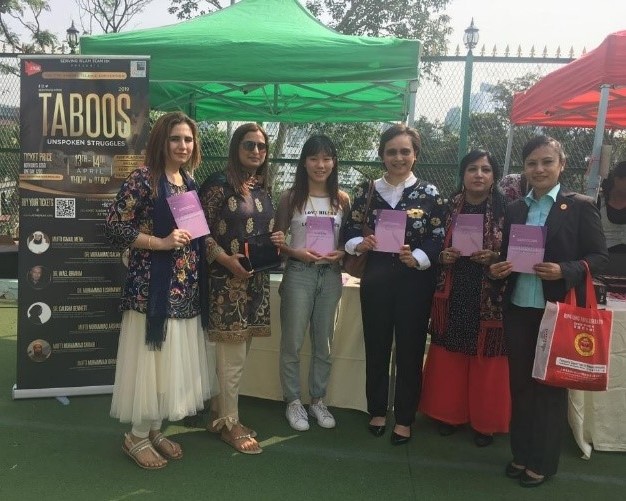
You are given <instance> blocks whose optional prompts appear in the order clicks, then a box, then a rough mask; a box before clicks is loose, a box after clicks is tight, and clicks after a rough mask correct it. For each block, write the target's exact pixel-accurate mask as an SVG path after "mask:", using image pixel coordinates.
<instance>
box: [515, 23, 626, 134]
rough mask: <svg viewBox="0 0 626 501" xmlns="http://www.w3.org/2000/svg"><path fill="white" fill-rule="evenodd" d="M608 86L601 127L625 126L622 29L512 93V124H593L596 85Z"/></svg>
mask: <svg viewBox="0 0 626 501" xmlns="http://www.w3.org/2000/svg"><path fill="white" fill-rule="evenodd" d="M602 85H609V98H608V109H607V114H606V119H605V124H604V127H608V128H625V127H626V31H618V32H617V33H613V34H611V35H609V36H608V37H606V38H605V39H604V41H603V42H602V43H601V44H600V45H599V46H598V47H596V48H595V49H594V50H592V51H591V52H588V53H587V54H585V55H584V56H582V57H580V58H579V59H576V60H575V61H572V62H571V63H569V64H567V65H565V66H563V67H562V68H559V69H558V70H555V71H553V72H552V73H550V74H549V75H546V76H545V77H544V78H542V79H541V80H539V82H537V83H536V84H535V85H533V86H532V87H531V88H530V89H528V90H526V91H525V92H520V93H518V94H515V96H513V109H512V110H511V122H512V123H514V124H515V125H529V124H535V125H546V126H554V127H595V126H596V123H597V118H598V104H599V102H600V88H601V86H602Z"/></svg>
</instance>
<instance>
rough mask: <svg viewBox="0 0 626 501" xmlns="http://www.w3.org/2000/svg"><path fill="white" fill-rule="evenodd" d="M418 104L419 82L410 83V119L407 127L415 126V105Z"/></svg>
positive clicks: (412, 81)
mask: <svg viewBox="0 0 626 501" xmlns="http://www.w3.org/2000/svg"><path fill="white" fill-rule="evenodd" d="M416 102H417V80H411V81H410V82H409V119H408V122H407V125H408V126H409V127H413V126H414V124H415V103H416Z"/></svg>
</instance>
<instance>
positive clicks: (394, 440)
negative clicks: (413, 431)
mask: <svg viewBox="0 0 626 501" xmlns="http://www.w3.org/2000/svg"><path fill="white" fill-rule="evenodd" d="M410 440H411V437H403V436H402V435H398V434H397V433H396V432H395V431H392V432H391V445H404V444H407V443H409V441H410Z"/></svg>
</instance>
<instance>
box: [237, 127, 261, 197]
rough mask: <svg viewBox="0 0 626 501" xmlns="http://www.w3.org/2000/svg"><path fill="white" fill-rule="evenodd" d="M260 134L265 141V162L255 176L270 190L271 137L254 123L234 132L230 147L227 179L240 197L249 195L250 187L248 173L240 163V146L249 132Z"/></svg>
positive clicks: (238, 128)
mask: <svg viewBox="0 0 626 501" xmlns="http://www.w3.org/2000/svg"><path fill="white" fill-rule="evenodd" d="M257 131H258V132H260V133H261V134H263V138H264V139H265V145H266V149H265V160H263V163H262V164H261V165H260V166H259V168H258V169H257V170H256V172H255V175H256V176H258V177H259V180H260V184H261V186H262V187H263V188H264V189H265V190H268V179H267V170H268V161H267V159H268V157H269V150H270V143H269V137H268V135H267V132H265V130H264V129H263V127H261V126H260V125H259V124H255V123H253V122H251V123H247V124H243V125H240V126H239V127H237V128H236V129H235V132H233V137H232V138H231V140H230V145H229V146H228V161H227V163H226V179H227V180H228V183H229V184H230V185H231V186H232V187H233V189H234V190H235V192H236V193H238V194H240V195H247V194H248V185H247V184H246V181H247V180H248V173H247V172H246V170H245V169H244V167H243V165H241V162H240V161H239V145H240V144H241V142H242V141H243V138H244V137H245V135H246V134H247V133H248V132H257ZM268 191H269V190H268Z"/></svg>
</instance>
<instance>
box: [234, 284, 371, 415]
mask: <svg viewBox="0 0 626 501" xmlns="http://www.w3.org/2000/svg"><path fill="white" fill-rule="evenodd" d="M343 278H344V285H343V292H342V295H341V300H340V302H339V307H338V311H337V319H336V326H335V337H334V339H333V344H332V351H331V356H332V364H333V365H332V370H331V374H330V380H329V382H328V390H327V394H326V398H324V402H325V403H326V404H327V405H329V406H332V407H341V408H347V409H357V410H361V411H364V412H366V411H367V402H366V400H365V347H364V345H363V324H362V323H361V301H360V298H359V280H358V279H354V278H352V277H349V276H348V275H345V274H344V275H343ZM281 279H282V275H280V274H272V275H271V280H270V289H271V294H270V301H271V326H272V335H271V336H270V337H256V338H254V339H253V341H252V346H251V348H250V353H249V354H248V359H247V361H246V368H245V370H244V373H243V378H242V380H241V385H240V389H239V392H240V394H241V395H249V396H253V397H259V398H267V399H270V400H283V391H282V387H281V385H280V377H279V374H278V355H279V351H280V332H281V326H280V296H279V295H278V287H279V285H280V281H281ZM310 360H311V347H310V339H309V337H308V336H307V338H306V340H305V343H304V345H303V347H302V350H301V352H300V374H301V375H300V382H301V388H302V400H303V403H305V404H306V403H308V402H309V385H308V374H309V362H310Z"/></svg>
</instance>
